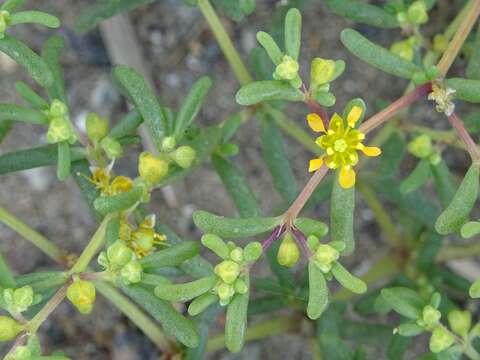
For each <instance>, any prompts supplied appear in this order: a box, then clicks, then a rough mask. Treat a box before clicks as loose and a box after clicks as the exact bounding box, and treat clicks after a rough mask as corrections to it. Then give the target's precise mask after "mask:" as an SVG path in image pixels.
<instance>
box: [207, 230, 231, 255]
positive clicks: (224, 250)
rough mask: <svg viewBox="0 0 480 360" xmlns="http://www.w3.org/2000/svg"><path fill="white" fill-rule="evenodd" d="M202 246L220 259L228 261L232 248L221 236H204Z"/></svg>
mask: <svg viewBox="0 0 480 360" xmlns="http://www.w3.org/2000/svg"><path fill="white" fill-rule="evenodd" d="M201 241H202V245H203V246H205V247H206V248H208V249H210V250H211V251H213V252H214V253H215V254H216V255H217V256H218V257H220V258H222V259H228V258H229V256H230V248H229V247H228V245H227V244H226V243H225V241H223V240H222V239H221V238H220V237H219V236H217V235H215V234H205V235H203V236H202V239H201Z"/></svg>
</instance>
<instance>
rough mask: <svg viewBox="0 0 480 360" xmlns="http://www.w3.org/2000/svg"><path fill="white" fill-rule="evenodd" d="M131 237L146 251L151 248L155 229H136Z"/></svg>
mask: <svg viewBox="0 0 480 360" xmlns="http://www.w3.org/2000/svg"><path fill="white" fill-rule="evenodd" d="M132 237H133V240H134V241H135V245H136V246H138V247H139V248H140V249H141V250H143V251H144V252H145V253H148V252H149V251H150V250H152V248H153V242H154V240H155V231H153V229H139V230H136V231H135V232H134V233H133V235H132Z"/></svg>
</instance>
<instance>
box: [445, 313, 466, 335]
mask: <svg viewBox="0 0 480 360" xmlns="http://www.w3.org/2000/svg"><path fill="white" fill-rule="evenodd" d="M448 324H449V325H450V328H451V329H452V330H453V331H454V332H456V333H457V334H458V335H460V336H466V335H467V334H468V331H469V330H470V327H471V326H472V314H471V313H470V312H469V311H467V310H465V311H461V310H452V311H450V312H449V313H448Z"/></svg>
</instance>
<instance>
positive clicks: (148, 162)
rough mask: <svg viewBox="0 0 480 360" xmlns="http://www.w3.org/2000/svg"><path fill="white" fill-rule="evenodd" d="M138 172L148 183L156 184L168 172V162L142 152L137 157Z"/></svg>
mask: <svg viewBox="0 0 480 360" xmlns="http://www.w3.org/2000/svg"><path fill="white" fill-rule="evenodd" d="M138 173H139V174H140V177H141V178H143V179H145V180H146V181H148V182H149V183H150V184H156V183H158V182H159V181H160V180H162V179H163V178H164V177H165V176H166V175H167V174H168V162H167V161H165V160H164V159H160V158H159V157H156V156H153V155H152V154H151V153H149V152H143V153H141V154H140V156H139V158H138Z"/></svg>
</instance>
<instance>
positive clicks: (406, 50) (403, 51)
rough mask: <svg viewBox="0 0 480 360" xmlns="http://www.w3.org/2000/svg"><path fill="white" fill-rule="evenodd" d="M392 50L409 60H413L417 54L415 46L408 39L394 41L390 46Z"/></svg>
mask: <svg viewBox="0 0 480 360" xmlns="http://www.w3.org/2000/svg"><path fill="white" fill-rule="evenodd" d="M390 52H392V53H394V54H395V55H398V56H400V57H401V58H404V59H405V60H407V61H412V60H413V57H414V55H415V52H414V51H413V47H412V45H411V44H410V42H409V41H408V40H403V41H397V42H394V43H393V44H392V46H391V47H390Z"/></svg>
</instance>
